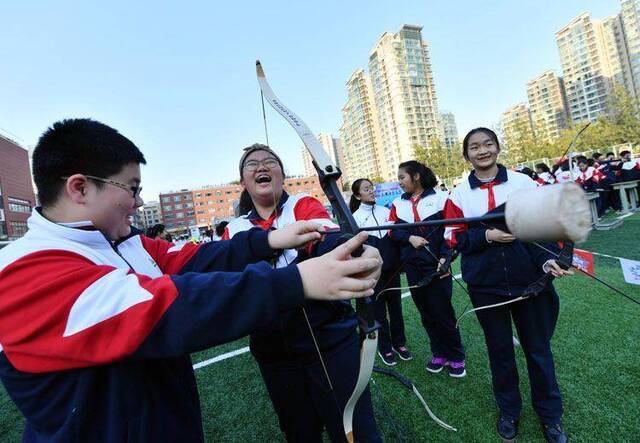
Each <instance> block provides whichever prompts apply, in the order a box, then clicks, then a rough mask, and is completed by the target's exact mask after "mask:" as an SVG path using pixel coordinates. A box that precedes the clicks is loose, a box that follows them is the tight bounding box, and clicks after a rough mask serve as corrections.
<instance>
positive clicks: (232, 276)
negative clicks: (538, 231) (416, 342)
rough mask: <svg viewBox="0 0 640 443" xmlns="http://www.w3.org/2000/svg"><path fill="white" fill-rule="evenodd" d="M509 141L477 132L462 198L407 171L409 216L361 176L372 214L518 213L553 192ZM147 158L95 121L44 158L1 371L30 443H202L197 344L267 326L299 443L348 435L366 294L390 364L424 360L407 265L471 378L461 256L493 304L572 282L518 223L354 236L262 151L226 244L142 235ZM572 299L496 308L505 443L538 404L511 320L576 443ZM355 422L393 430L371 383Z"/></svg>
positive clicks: (12, 283)
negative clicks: (544, 279) (406, 295)
mask: <svg viewBox="0 0 640 443" xmlns="http://www.w3.org/2000/svg"><path fill="white" fill-rule="evenodd" d="M499 152H500V146H499V143H498V139H497V137H496V134H495V133H494V132H493V131H491V130H490V129H487V128H477V129H474V130H472V131H471V132H469V133H468V134H467V136H466V137H465V139H464V142H463V151H462V154H461V155H463V156H464V158H465V159H466V160H467V161H468V162H469V163H470V165H471V167H472V168H473V171H472V172H471V174H470V175H469V177H468V179H467V180H465V181H464V182H463V183H461V184H460V185H458V186H457V187H456V188H454V189H453V190H452V191H451V192H450V193H447V192H444V191H441V190H439V189H436V186H437V181H436V178H435V175H434V174H433V172H432V171H431V170H430V169H429V168H428V167H427V166H425V165H424V164H421V163H419V162H416V161H408V162H405V163H402V164H401V165H400V166H399V169H398V181H399V183H400V186H401V187H402V189H403V191H404V194H403V195H402V196H401V197H399V198H397V199H396V200H395V201H394V202H393V205H392V207H391V209H390V210H388V209H386V208H383V207H381V206H378V205H376V204H375V197H374V193H373V185H372V182H371V181H370V180H368V179H360V180H357V181H356V182H354V183H353V186H352V191H353V198H352V199H351V202H350V203H351V205H350V206H351V210H352V211H353V213H354V218H355V219H356V221H357V222H358V224H359V225H360V226H376V225H382V224H389V223H395V224H398V225H400V226H401V225H402V224H403V223H411V222H417V221H425V220H437V219H443V218H444V219H446V218H458V217H477V216H481V215H483V214H486V213H488V212H492V211H495V210H499V209H500V206H501V205H502V204H503V203H505V201H506V200H507V199H508V198H509V195H511V194H512V193H513V192H515V191H517V190H519V189H522V188H531V187H535V186H536V183H535V182H534V181H533V180H532V179H530V178H529V177H526V176H525V175H523V174H518V173H515V172H513V171H509V170H507V169H506V168H505V167H504V166H502V165H500V164H498V163H497V159H498V154H499ZM87 153H89V154H90V155H87ZM145 163H146V162H145V159H144V156H143V155H142V153H141V152H140V151H139V149H138V148H137V147H136V146H135V145H134V144H133V143H132V142H131V141H130V140H128V139H127V138H125V137H124V136H123V135H121V134H119V133H118V132H117V131H116V130H114V129H112V128H110V127H108V126H106V125H104V124H101V123H99V122H96V121H92V120H87V119H79V120H65V121H63V122H58V123H56V124H54V125H53V127H52V128H50V129H48V130H47V131H46V132H45V133H44V134H43V136H42V137H41V139H40V141H39V142H38V145H37V146H36V148H35V150H34V154H33V171H34V180H35V182H36V185H37V186H38V190H39V196H40V201H41V204H42V206H41V207H39V208H36V210H35V211H34V212H33V214H32V216H31V218H30V219H29V228H30V229H29V231H28V233H27V234H26V235H25V236H24V237H23V238H22V239H20V240H17V241H16V242H14V243H12V244H11V245H9V246H8V247H6V248H4V249H3V250H2V251H0V285H2V287H3V294H2V296H0V345H1V348H0V350H1V352H0V378H1V379H2V382H3V383H4V385H5V388H6V389H7V392H8V393H9V395H10V396H11V398H12V399H13V401H14V402H15V403H16V405H17V406H18V408H19V409H20V411H21V412H22V414H23V415H24V416H25V418H26V427H25V433H24V441H27V442H32V441H33V442H45V441H46V442H50V441H113V442H117V441H125V440H126V441H134V442H135V441H176V440H182V441H202V440H203V432H202V422H201V416H200V406H199V398H198V393H197V388H196V383H195V377H194V374H193V369H192V365H191V361H190V357H189V354H190V353H192V352H195V351H198V350H202V349H205V348H208V347H211V346H215V345H217V344H220V343H225V342H229V341H232V340H235V339H237V338H239V337H242V336H246V335H249V336H250V349H251V353H252V355H253V356H254V358H255V360H256V362H257V363H258V366H259V369H260V373H261V375H262V379H263V381H264V383H265V386H266V389H267V392H268V394H269V397H270V399H271V402H272V405H273V408H274V410H275V413H276V415H277V417H278V421H279V425H280V429H281V430H282V432H283V433H284V435H285V437H286V439H287V440H288V441H292V442H301V441H304V442H321V441H322V434H323V431H326V432H327V433H328V435H329V438H330V439H331V440H332V441H336V442H341V441H344V440H345V436H344V431H343V423H342V415H341V411H342V409H344V407H345V405H346V403H347V400H348V398H349V396H350V394H351V391H352V390H353V387H354V385H355V383H356V378H357V374H358V368H359V352H360V337H359V336H358V332H357V319H356V315H355V312H354V310H353V308H352V306H351V303H350V302H349V299H352V298H355V297H362V296H374V295H375V296H377V299H376V317H377V319H378V321H379V322H380V324H381V328H380V339H379V354H380V357H381V359H382V361H383V362H384V363H385V364H389V365H393V364H394V363H396V362H395V356H397V357H398V358H400V359H401V360H411V359H412V358H413V356H412V354H411V352H410V351H409V349H408V348H407V339H406V336H405V333H404V324H403V318H402V303H401V300H400V293H399V290H398V289H397V288H398V287H399V286H400V278H399V275H400V273H401V272H404V273H406V275H407V279H408V283H409V286H410V288H411V295H412V299H413V302H414V303H415V305H416V307H417V308H418V311H419V313H420V318H421V322H422V325H423V327H424V329H425V332H426V335H427V336H428V338H429V344H430V350H431V354H432V355H431V358H430V359H429V360H428V362H427V363H426V370H427V371H429V372H430V373H438V372H441V371H442V370H443V369H445V368H446V370H447V372H448V374H449V375H451V376H452V377H465V376H466V375H467V365H466V361H465V350H464V346H463V344H462V343H463V340H462V337H461V334H460V331H459V329H457V327H456V316H455V311H454V309H453V306H452V303H451V298H452V275H451V273H450V271H449V269H448V266H446V264H447V263H448V262H449V261H450V259H451V258H452V257H454V256H455V255H456V254H460V256H461V262H462V263H461V267H462V278H463V279H464V281H465V282H466V284H467V288H468V291H469V294H470V296H471V302H472V303H473V305H474V306H475V307H480V306H486V305H488V304H492V303H497V302H500V301H505V300H509V299H513V298H515V297H518V296H519V295H521V294H522V292H523V291H524V290H525V289H526V288H527V287H528V285H529V284H530V283H531V282H533V281H535V280H536V279H539V278H540V277H541V276H542V275H544V274H545V273H550V274H551V275H553V276H554V277H562V276H563V275H566V274H567V273H568V272H567V271H564V270H563V269H562V268H560V267H559V265H558V264H557V263H556V261H555V259H554V256H553V255H552V254H551V253H549V252H547V251H545V250H543V249H541V248H537V247H535V246H533V245H531V244H528V243H523V242H520V241H519V240H517V239H516V238H515V237H514V236H513V235H511V234H510V233H508V232H506V230H505V229H500V226H492V225H484V224H479V225H452V226H447V227H446V228H444V227H435V228H431V229H429V228H425V227H417V228H405V229H396V230H393V231H391V232H387V231H383V230H378V231H373V232H372V235H370V236H369V237H368V238H367V235H366V234H365V233H360V234H358V235H356V236H355V237H354V238H351V239H350V240H347V241H345V240H344V237H343V236H342V235H340V233H339V232H332V231H336V228H337V226H336V225H335V223H334V222H333V221H332V219H331V217H330V216H329V214H328V213H327V211H326V209H325V208H324V206H323V205H322V204H321V203H320V202H319V201H318V200H316V199H314V198H313V197H310V196H306V195H289V194H287V192H286V191H285V190H284V188H283V182H284V165H283V163H282V160H281V158H280V157H279V156H278V155H277V154H276V152H274V151H273V150H272V149H271V148H270V147H268V146H266V145H261V144H254V145H252V146H249V147H248V148H246V149H245V150H244V152H243V154H242V156H241V158H240V160H239V164H238V172H239V176H240V183H241V184H242V186H243V187H244V190H243V193H242V198H241V205H240V207H241V212H242V215H241V216H240V217H238V218H236V219H233V220H232V221H231V222H230V223H229V224H228V225H227V226H226V228H225V231H224V233H223V235H222V241H216V242H209V243H203V244H193V243H185V244H183V245H179V246H176V245H175V244H173V243H171V242H167V241H166V240H163V239H161V238H159V237H158V238H155V239H152V238H149V237H147V236H144V235H141V234H140V233H138V232H135V231H132V230H131V227H130V223H131V216H132V215H133V214H134V213H135V211H136V210H137V208H138V207H139V206H141V205H142V200H141V199H140V189H141V188H140V164H145ZM360 246H364V253H363V254H362V255H361V256H360V257H358V258H353V257H352V256H351V253H352V252H353V251H355V250H356V249H358V248H359V247H360ZM546 247H547V248H548V249H550V250H553V248H554V245H546ZM558 309H559V299H558V295H557V294H556V292H555V290H554V288H553V285H552V284H551V283H549V284H548V285H547V286H546V287H545V288H544V290H543V291H542V292H541V293H540V294H539V295H538V296H536V297H532V298H529V299H526V300H523V301H520V302H518V303H513V304H508V305H506V306H503V307H498V308H494V309H487V310H482V311H477V316H478V320H479V321H480V325H481V326H482V329H483V332H484V336H485V342H486V345H487V351H488V357H489V362H490V368H491V374H492V381H493V392H494V397H495V400H496V403H497V406H498V418H497V421H496V431H497V433H498V435H499V437H500V438H502V439H503V440H504V441H513V439H515V438H516V436H517V433H518V422H519V418H520V415H521V410H522V399H521V395H520V390H519V386H518V371H517V367H516V361H515V354H514V345H513V341H512V322H513V323H514V324H515V326H516V330H517V333H518V336H519V338H520V343H521V345H522V350H523V351H524V354H525V356H526V361H527V370H528V373H529V380H530V384H531V393H532V402H533V407H534V409H535V411H536V413H537V414H538V417H539V419H540V421H541V424H542V430H543V435H544V437H545V439H546V440H547V441H550V442H566V441H567V436H566V434H565V432H564V430H563V426H562V422H561V418H562V413H563V409H562V400H561V395H560V390H559V388H558V383H557V380H556V376H555V370H554V363H553V356H552V353H551V346H550V340H551V336H552V335H553V331H554V328H555V324H556V321H557V318H558ZM387 312H388V317H387ZM353 428H354V434H355V440H356V441H359V442H378V441H382V438H381V436H380V434H379V432H378V429H377V425H376V421H375V418H374V414H373V408H372V402H371V395H370V392H369V391H368V389H367V390H365V391H364V393H363V394H362V396H361V398H360V400H359V402H358V404H357V406H356V409H355V413H354V421H353Z"/></svg>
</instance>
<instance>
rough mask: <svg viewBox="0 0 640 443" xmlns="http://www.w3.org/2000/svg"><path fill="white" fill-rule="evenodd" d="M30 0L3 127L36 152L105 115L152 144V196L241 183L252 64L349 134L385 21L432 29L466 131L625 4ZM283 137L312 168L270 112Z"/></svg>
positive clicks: (12, 46) (252, 114)
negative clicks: (576, 23) (353, 83)
mask: <svg viewBox="0 0 640 443" xmlns="http://www.w3.org/2000/svg"><path fill="white" fill-rule="evenodd" d="M99 3H100V2H84V1H80V0H78V1H64V0H59V1H55V2H53V1H23V2H18V1H14V2H4V4H3V5H2V7H1V9H0V11H1V12H2V17H3V23H2V26H1V27H0V60H1V61H0V128H1V129H2V130H3V132H5V133H9V135H11V136H13V137H14V138H16V139H17V140H18V141H19V142H21V143H22V144H23V145H24V146H25V147H31V146H33V145H35V143H36V142H37V139H38V137H39V135H40V134H41V133H42V131H43V130H44V129H45V128H46V127H47V126H48V125H50V124H51V123H52V122H54V121H56V120H59V119H62V118H65V117H92V118H95V119H98V120H100V121H103V122H105V123H107V124H109V125H111V126H113V127H115V128H117V129H118V130H120V131H121V132H122V133H123V134H125V135H126V136H127V137H129V138H130V139H131V140H133V141H134V143H136V144H137V145H138V146H139V147H140V148H141V149H142V151H143V152H144V153H145V155H146V157H147V161H148V164H147V166H146V167H144V168H143V185H144V187H145V191H143V197H144V198H145V199H146V200H153V199H157V195H158V192H160V191H167V190H170V189H180V188H185V187H196V186H200V185H205V184H218V183H223V182H228V181H230V180H235V179H237V178H238V177H237V175H238V169H237V162H238V160H239V157H240V151H241V149H242V148H243V147H244V146H247V145H249V144H251V143H254V142H256V141H258V142H264V130H263V122H262V112H261V108H260V92H259V88H258V85H257V82H256V79H255V69H254V62H255V60H256V59H257V58H260V59H261V60H262V62H263V65H264V67H265V70H266V72H267V76H268V78H269V80H270V82H271V85H272V87H273V88H274V90H275V92H276V93H277V94H278V96H279V97H280V98H281V99H282V101H283V102H284V103H285V104H287V105H288V106H289V107H290V108H291V109H293V110H294V111H295V112H297V113H298V115H299V116H300V117H301V118H302V119H304V120H305V121H306V123H307V124H308V125H309V126H310V127H311V129H312V130H313V131H315V132H332V133H334V134H336V135H337V132H338V128H339V127H340V125H341V123H342V112H341V110H342V106H343V105H344V102H345V100H346V89H345V82H346V80H347V79H348V78H349V76H350V75H351V73H352V72H353V71H354V70H355V69H357V68H360V67H362V68H365V67H366V65H367V61H368V56H369V52H370V51H371V49H372V48H373V46H374V44H375V43H376V41H377V39H378V38H379V37H380V35H382V33H383V32H385V31H390V32H396V31H397V30H398V29H400V27H401V26H402V24H404V23H409V24H417V25H421V26H423V27H424V28H423V31H422V34H423V38H424V39H425V40H427V41H428V42H429V44H430V51H431V61H432V65H433V71H434V79H435V85H436V92H437V95H438V101H439V105H440V108H441V109H442V110H450V111H452V112H453V113H454V115H455V117H456V119H457V123H458V130H459V132H460V133H461V134H464V132H466V131H467V130H468V129H470V128H472V127H474V126H478V125H491V124H493V123H495V122H497V121H498V119H499V116H500V113H501V112H502V111H504V110H505V109H506V108H507V107H508V106H510V105H512V104H514V103H517V102H519V101H522V100H524V99H525V97H526V92H525V85H526V82H527V81H528V80H530V79H532V78H534V77H535V76H537V75H538V74H540V73H542V72H543V71H544V70H545V69H548V68H552V69H554V70H555V71H556V73H560V69H559V68H560V62H559V58H558V51H557V47H556V44H555V32H556V31H557V30H558V29H560V28H561V27H562V26H564V25H565V24H567V23H568V22H569V21H570V20H571V19H572V18H573V17H575V16H577V15H578V14H579V13H581V12H583V11H590V12H591V13H592V16H593V17H595V18H601V17H604V16H608V15H612V14H615V13H617V12H619V10H620V0H592V1H585V0H582V1H579V0H554V1H550V0H537V1H532V0H519V1H507V0H504V1H502V0H501V1H498V0H496V1H480V0H476V1H451V0H449V1H386V2H382V1H373V0H371V1H346V0H342V1H329V0H328V1H322V2H305V1H299V2H284V1H257V2H254V1H244V2H213V1H182V2H168V1H160V0H155V1H136V2H133V1H126V2H125V1H110V2H103V3H104V5H100V4H99ZM267 113H268V115H267V121H268V127H269V137H270V142H271V145H272V147H273V148H274V149H276V150H277V151H278V152H279V153H280V155H281V156H282V158H283V160H284V162H285V167H286V169H287V170H288V172H290V173H298V172H301V171H302V160H301V157H300V147H301V143H300V142H299V140H298V138H297V136H296V134H295V133H294V132H293V130H292V129H290V127H288V126H287V124H286V123H285V122H284V120H283V119H282V118H281V117H279V116H278V115H276V114H275V113H274V112H272V111H271V110H270V109H269V110H267Z"/></svg>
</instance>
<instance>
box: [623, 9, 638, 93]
mask: <svg viewBox="0 0 640 443" xmlns="http://www.w3.org/2000/svg"><path fill="white" fill-rule="evenodd" d="M620 16H621V19H622V28H623V31H624V38H625V42H626V43H627V55H628V57H629V69H630V71H631V78H632V81H633V85H634V88H635V91H636V97H639V96H640V0H622V8H621V12H620Z"/></svg>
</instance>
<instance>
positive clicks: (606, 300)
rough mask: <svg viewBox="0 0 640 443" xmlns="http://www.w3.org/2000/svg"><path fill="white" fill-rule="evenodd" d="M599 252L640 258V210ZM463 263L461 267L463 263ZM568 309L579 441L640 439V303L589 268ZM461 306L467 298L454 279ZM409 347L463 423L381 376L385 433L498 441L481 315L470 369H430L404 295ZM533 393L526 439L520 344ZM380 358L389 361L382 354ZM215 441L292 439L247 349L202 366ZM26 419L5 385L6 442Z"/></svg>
mask: <svg viewBox="0 0 640 443" xmlns="http://www.w3.org/2000/svg"><path fill="white" fill-rule="evenodd" d="M578 247H579V248H581V249H586V250H589V251H593V252H598V253H603V254H608V255H613V256H618V257H624V258H629V259H634V260H640V214H636V215H634V216H632V217H628V218H626V219H625V220H624V224H623V226H621V227H620V228H618V229H616V230H614V231H604V232H593V233H592V234H591V236H590V238H589V240H588V241H587V243H585V244H583V245H581V246H578ZM595 263H596V268H595V269H596V275H598V277H600V278H602V279H603V280H606V281H607V282H608V283H610V284H612V285H614V286H616V287H618V288H619V289H621V290H623V291H624V292H626V293H627V294H629V295H631V296H633V297H635V298H637V299H640V286H633V285H630V284H626V283H625V282H624V279H623V277H622V271H621V269H620V265H619V263H618V261H617V260H616V259H611V258H606V257H600V256H597V257H596V261H595ZM456 267H457V266H456ZM556 287H557V289H558V292H559V293H560V297H561V312H560V319H559V321H558V326H557V329H556V333H555V336H554V340H553V346H554V355H555V361H556V370H557V374H558V380H559V383H560V388H561V390H562V394H563V396H564V403H565V416H564V423H565V428H566V430H567V432H568V433H569V436H570V438H571V440H572V441H582V442H604V441H615V442H623V441H629V442H632V441H635V442H637V441H640V435H639V434H638V432H640V413H639V411H640V356H639V355H638V351H639V350H640V305H636V304H633V303H632V302H630V301H628V300H626V299H625V298H623V297H622V296H620V295H618V294H615V293H613V292H612V291H610V290H609V289H607V288H606V287H604V286H602V285H600V284H599V283H597V282H595V281H594V280H592V279H588V278H587V277H584V276H580V275H578V276H574V277H572V278H565V279H563V280H562V281H559V282H558V283H557V284H556ZM454 302H455V307H456V310H457V311H458V314H460V313H461V312H462V309H463V307H464V306H465V305H466V304H467V297H466V295H465V294H464V293H463V292H462V290H461V289H460V288H457V287H456V285H455V284H454ZM404 314H405V323H406V328H407V335H408V340H409V341H408V346H409V347H410V349H411V350H412V351H413V353H414V355H415V357H416V358H414V360H413V361H410V362H399V364H398V365H397V366H396V367H395V368H396V369H397V371H398V372H400V373H402V374H403V375H405V376H407V377H409V378H410V379H411V380H413V381H414V383H415V384H416V386H417V387H418V389H419V390H420V392H421V393H422V395H423V396H424V397H425V399H426V400H427V403H428V404H429V406H430V407H431V409H432V410H433V411H434V412H435V413H436V415H438V416H439V417H440V418H441V419H443V420H444V421H445V422H447V423H449V424H451V425H452V426H454V427H456V428H458V431H457V432H449V431H446V430H445V429H442V428H441V427H439V426H438V425H436V424H435V423H434V422H433V421H432V420H431V419H430V418H429V417H428V416H427V415H426V412H425V411H424V409H423V408H422V406H421V404H420V402H419V401H418V399H417V397H416V396H415V395H414V394H412V393H411V392H409V391H408V390H406V389H405V388H403V387H402V386H401V385H400V384H399V383H398V382H397V381H395V380H393V379H391V378H389V377H386V376H382V375H374V378H373V380H374V383H372V384H371V385H370V386H371V389H372V395H373V398H374V407H375V411H376V418H377V420H378V425H379V427H380V429H381V431H382V432H383V434H384V437H385V440H386V441H390V442H394V441H408V442H414V441H435V442H460V441H464V442H485V441H488V442H491V441H498V438H497V435H496V433H495V431H494V428H495V419H496V408H495V406H494V402H493V397H492V394H491V380H490V374H489V368H488V360H487V357H486V351H485V345H484V340H483V337H482V332H481V330H480V327H479V325H478V322H477V320H476V318H475V316H473V315H471V316H469V317H467V318H465V320H463V322H462V324H461V331H462V338H463V341H464V344H465V346H466V349H467V371H468V376H467V377H466V378H464V379H454V378H451V377H449V376H447V375H446V374H445V373H444V372H443V373H440V374H435V375H434V374H430V373H427V372H426V371H425V369H424V366H425V361H426V359H427V357H428V356H429V353H428V351H427V349H428V343H427V337H426V334H425V332H424V330H423V329H422V326H421V325H420V321H419V318H418V314H417V311H416V309H415V307H414V306H413V303H412V301H411V299H410V298H405V299H404ZM246 345H247V340H239V341H237V342H234V343H230V344H227V345H225V346H220V347H217V348H215V349H211V350H209V351H206V352H201V353H198V354H195V355H194V356H193V361H194V363H197V362H203V361H206V360H208V359H211V358H213V357H215V356H220V355H223V354H226V353H228V352H230V351H234V350H238V349H241V348H243V347H245V346H246ZM516 354H517V356H518V364H519V368H520V369H521V371H520V374H521V377H520V378H521V388H522V392H523V395H524V404H525V406H524V409H523V417H522V421H521V425H520V438H519V439H518V441H523V442H527V441H530V442H534V441H543V439H542V434H541V432H540V427H539V424H538V421H537V419H536V417H535V414H534V412H533V410H532V408H531V406H530V401H529V399H530V397H529V390H528V380H527V375H526V369H525V364H524V357H523V355H522V352H520V351H517V353H516ZM378 363H380V362H378ZM196 374H197V378H198V384H199V389H200V395H201V400H202V409H203V421H204V427H205V433H206V436H207V440H208V441H225V442H226V441H229V442H247V441H258V442H271V441H283V438H282V436H281V434H280V431H279V429H278V423H277V419H276V417H275V415H274V413H273V410H272V408H271V404H270V402H269V398H268V396H267V393H266V390H265V388H264V386H263V384H262V380H261V378H260V375H259V372H258V369H257V366H256V364H255V363H254V361H253V359H252V357H251V355H250V354H249V353H247V352H244V353H238V355H235V356H233V357H229V358H225V359H222V360H220V361H217V362H215V363H211V364H207V365H206V366H203V367H200V368H198V369H196ZM22 427H23V420H22V417H21V415H20V413H19V412H18V411H17V409H16V408H15V406H14V405H13V403H12V402H11V400H10V399H9V398H8V396H7V395H6V394H5V393H4V391H2V392H0V441H1V442H14V441H19V440H20V436H21V431H22Z"/></svg>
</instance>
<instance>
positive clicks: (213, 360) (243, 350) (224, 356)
mask: <svg viewBox="0 0 640 443" xmlns="http://www.w3.org/2000/svg"><path fill="white" fill-rule="evenodd" d="M454 277H455V278H461V277H462V274H457V275H454ZM410 295H411V293H410V292H409V291H407V292H403V293H402V298H405V297H408V296H410ZM247 352H249V346H245V347H244V348H240V349H236V350H235V351H231V352H227V353H224V354H221V355H218V356H216V357H213V358H210V359H208V360H204V361H201V362H200V363H196V364H195V365H193V369H200V368H203V367H205V366H209V365H212V364H214V363H218V362H220V361H223V360H226V359H228V358H232V357H236V356H238V355H242V354H246V353H247Z"/></svg>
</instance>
